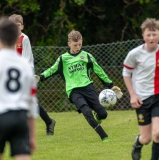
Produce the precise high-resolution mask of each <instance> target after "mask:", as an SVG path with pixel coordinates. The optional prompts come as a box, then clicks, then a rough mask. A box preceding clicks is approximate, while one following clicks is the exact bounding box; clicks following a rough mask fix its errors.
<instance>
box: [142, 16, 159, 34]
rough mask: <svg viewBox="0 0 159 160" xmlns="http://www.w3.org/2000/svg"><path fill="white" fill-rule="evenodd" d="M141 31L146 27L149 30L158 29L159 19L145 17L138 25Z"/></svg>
mask: <svg viewBox="0 0 159 160" xmlns="http://www.w3.org/2000/svg"><path fill="white" fill-rule="evenodd" d="M140 28H141V30H142V33H143V32H144V31H145V29H146V28H148V29H149V30H150V31H155V30H156V29H157V30H159V21H158V20H156V19H155V18H147V19H146V20H145V21H144V22H143V23H142V24H141V26H140Z"/></svg>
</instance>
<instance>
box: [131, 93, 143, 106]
mask: <svg viewBox="0 0 159 160" xmlns="http://www.w3.org/2000/svg"><path fill="white" fill-rule="evenodd" d="M130 104H131V107H132V108H140V107H141V106H142V104H143V102H142V100H141V99H140V97H139V96H137V95H136V94H133V95H131V96H130Z"/></svg>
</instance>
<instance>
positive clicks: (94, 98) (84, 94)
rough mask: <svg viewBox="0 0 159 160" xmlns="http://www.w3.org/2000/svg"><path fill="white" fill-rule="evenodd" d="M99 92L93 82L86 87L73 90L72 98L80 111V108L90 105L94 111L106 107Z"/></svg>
mask: <svg viewBox="0 0 159 160" xmlns="http://www.w3.org/2000/svg"><path fill="white" fill-rule="evenodd" d="M98 96H99V95H98V93H97V91H96V90H95V88H94V86H93V85H92V84H89V85H88V86H86V87H80V88H75V89H73V91H72V92H71V96H70V100H71V101H72V102H73V103H74V104H75V106H76V109H77V111H78V112H79V113H80V108H81V107H82V106H84V105H88V106H89V107H90V108H92V109H93V110H94V111H96V110H98V109H100V108H104V107H103V106H102V105H101V104H100V103H99V100H98Z"/></svg>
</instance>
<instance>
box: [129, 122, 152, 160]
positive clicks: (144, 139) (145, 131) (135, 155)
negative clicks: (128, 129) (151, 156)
mask: <svg viewBox="0 0 159 160" xmlns="http://www.w3.org/2000/svg"><path fill="white" fill-rule="evenodd" d="M139 130H140V134H139V135H137V136H136V139H135V143H134V145H133V149H132V159H133V160H140V158H141V149H142V147H143V145H147V144H149V143H150V141H151V124H149V125H145V126H139Z"/></svg>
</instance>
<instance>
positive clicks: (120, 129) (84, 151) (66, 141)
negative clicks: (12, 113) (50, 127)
mask: <svg viewBox="0 0 159 160" xmlns="http://www.w3.org/2000/svg"><path fill="white" fill-rule="evenodd" d="M49 115H50V116H51V117H52V118H54V119H55V120H56V122H57V123H56V126H55V134H54V135H53V136H46V135H45V124H44V122H43V121H42V119H41V118H40V117H38V119H37V127H36V131H37V151H36V152H35V153H34V154H33V155H32V160H131V149H132V145H133V143H134V140H135V137H136V135H137V134H138V127H137V121H136V115H135V112H134V111H108V118H107V120H104V121H103V122H102V126H103V128H104V129H105V131H106V132H107V133H108V135H109V138H110V141H109V142H107V143H103V142H102V141H101V140H100V138H99V136H98V135H97V134H96V132H95V131H94V130H93V129H92V128H91V127H90V126H89V125H88V124H87V122H86V120H85V119H84V118H83V116H82V115H81V114H78V113H77V112H63V113H49ZM142 155H143V156H142V159H141V160H150V155H151V144H149V145H148V146H144V147H143V150H142ZM4 160H12V158H10V157H9V147H8V145H7V146H6V151H5V154H4Z"/></svg>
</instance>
